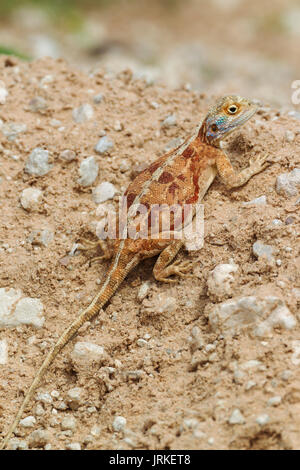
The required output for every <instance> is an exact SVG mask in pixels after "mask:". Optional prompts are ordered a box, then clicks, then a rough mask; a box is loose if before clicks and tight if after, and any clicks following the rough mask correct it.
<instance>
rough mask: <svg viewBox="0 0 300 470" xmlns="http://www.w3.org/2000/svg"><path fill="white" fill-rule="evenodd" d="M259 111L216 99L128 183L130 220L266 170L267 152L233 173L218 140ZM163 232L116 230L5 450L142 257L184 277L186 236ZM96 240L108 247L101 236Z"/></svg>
mask: <svg viewBox="0 0 300 470" xmlns="http://www.w3.org/2000/svg"><path fill="white" fill-rule="evenodd" d="M256 110H257V106H256V105H255V104H254V103H253V102H251V101H249V100H248V99H245V98H242V97H240V96H225V97H223V98H221V99H220V100H218V101H217V102H216V104H215V105H214V106H212V107H211V108H210V109H209V111H208V114H207V116H206V117H205V119H204V121H203V123H202V125H199V126H198V127H197V129H196V132H195V133H194V135H192V136H191V137H189V138H188V139H186V141H185V142H184V143H183V144H182V145H180V146H179V147H178V148H177V149H175V150H173V151H171V152H169V153H167V154H165V155H163V156H162V157H160V158H159V159H157V160H156V161H155V162H154V163H152V164H151V165H150V166H149V167H148V168H146V169H145V170H144V171H142V172H141V173H140V174H139V175H138V176H137V177H136V178H135V179H134V180H133V182H132V183H131V184H130V185H129V186H128V188H127V190H126V192H125V195H126V197H127V205H128V208H129V211H128V215H127V225H129V224H130V223H132V221H134V216H133V215H132V214H131V213H130V207H131V206H134V205H138V204H143V205H144V206H146V208H148V210H150V206H152V205H153V204H165V203H167V204H169V205H173V204H179V205H182V204H196V203H199V202H201V201H202V199H203V197H204V195H205V193H206V192H207V190H208V188H209V187H210V185H211V183H212V182H213V180H214V178H215V176H216V175H219V177H220V178H221V180H222V181H223V182H224V183H225V185H226V186H227V187H229V188H235V187H238V186H241V185H243V184H245V183H246V182H247V181H248V180H249V179H250V178H251V177H252V176H253V175H255V174H257V173H259V172H260V171H262V170H264V168H266V166H267V165H268V164H269V163H268V161H267V156H266V155H263V156H262V155H261V156H259V157H258V158H256V159H255V160H254V161H250V165H249V167H248V168H246V169H244V170H242V171H241V172H240V173H235V171H234V169H233V167H232V165H231V163H230V161H229V159H228V158H227V156H226V155H225V153H224V152H223V151H222V150H221V148H220V141H221V140H222V139H223V138H225V137H227V136H228V135H229V134H230V133H231V132H232V131H233V130H235V129H236V128H238V127H240V126H241V125H243V124H244V123H245V122H246V121H248V119H250V118H251V117H252V116H253V115H254V113H255V112H256ZM160 235H161V236H160V237H159V238H155V239H151V238H148V239H142V238H138V239H134V238H125V237H120V234H118V235H117V238H116V239H115V240H113V246H112V249H111V250H107V251H106V252H105V253H104V255H103V258H108V257H110V256H112V262H111V265H110V268H109V269H108V273H107V275H106V277H105V281H104V282H103V284H102V286H101V288H100V290H99V292H98V293H97V294H96V295H95V297H94V299H93V300H92V302H91V303H90V305H89V306H88V307H87V308H86V309H85V310H83V311H82V312H81V313H80V314H79V316H78V317H77V318H76V319H75V320H74V321H73V322H72V323H71V324H70V326H69V327H68V328H67V329H66V330H65V331H64V332H63V334H62V335H61V336H60V338H59V339H58V341H57V342H56V344H55V345H54V346H53V347H52V349H51V350H50V352H49V353H48V355H47V356H46V358H45V360H44V362H43V363H42V365H41V367H40V369H39V371H38V372H37V374H36V376H35V378H34V380H33V382H32V384H31V386H30V388H29V390H28V391H27V393H26V395H25V398H24V400H23V403H22V405H21V407H20V408H19V411H18V413H17V415H16V417H15V420H14V422H13V423H12V425H11V426H10V428H9V430H8V432H7V434H6V436H5V438H4V440H3V442H2V445H1V449H3V448H5V447H6V445H7V443H8V440H9V438H10V436H11V435H12V433H13V432H14V430H15V428H16V427H17V425H18V423H19V421H20V419H21V416H22V414H23V412H24V410H25V407H26V406H27V404H28V402H29V401H30V400H31V398H32V396H33V394H34V392H35V390H36V388H37V387H38V385H39V383H40V381H41V379H42V378H43V376H44V375H45V373H46V371H47V370H48V368H49V366H50V365H51V364H52V362H53V360H54V359H55V357H56V356H57V354H58V353H59V352H60V351H61V350H62V349H63V347H64V346H65V345H66V344H67V343H68V342H69V341H70V340H71V339H72V338H73V337H74V336H75V335H76V334H77V332H78V330H79V328H80V327H81V326H82V325H83V323H85V322H87V321H89V320H91V319H92V318H93V317H94V316H95V315H97V314H98V313H99V311H100V309H101V308H102V307H103V306H105V304H106V303H107V302H108V301H109V299H110V298H111V297H112V295H113V294H114V293H115V291H116V290H117V288H118V287H119V286H120V284H121V283H122V281H123V280H124V279H125V278H126V276H127V274H128V273H129V272H130V271H131V270H132V269H133V268H134V267H135V266H137V264H138V263H139V262H140V261H142V260H143V259H145V258H150V257H153V256H156V255H159V256H158V259H157V261H156V263H155V265H154V269H153V274H154V277H155V279H156V280H158V281H164V282H169V281H170V279H168V278H169V276H171V275H173V274H175V275H179V276H184V275H185V274H186V273H187V271H188V270H189V269H190V267H191V262H188V261H184V262H181V263H180V262H178V261H175V262H173V263H172V261H173V259H174V258H175V256H176V254H177V253H178V251H179V250H180V248H181V247H182V246H183V245H184V241H183V239H174V237H173V236H172V231H170V232H169V233H168V234H165V233H163V234H162V233H160ZM97 243H99V244H100V247H101V248H102V249H105V243H104V241H103V240H99V242H97ZM91 246H92V245H90V246H89V247H91Z"/></svg>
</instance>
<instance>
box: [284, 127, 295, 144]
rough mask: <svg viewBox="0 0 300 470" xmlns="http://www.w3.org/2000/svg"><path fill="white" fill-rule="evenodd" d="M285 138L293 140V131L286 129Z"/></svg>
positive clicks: (289, 140)
mask: <svg viewBox="0 0 300 470" xmlns="http://www.w3.org/2000/svg"><path fill="white" fill-rule="evenodd" d="M285 138H286V140H287V141H288V142H294V140H295V133H294V132H293V131H290V130H288V129H287V130H286V131H285Z"/></svg>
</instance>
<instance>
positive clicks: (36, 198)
mask: <svg viewBox="0 0 300 470" xmlns="http://www.w3.org/2000/svg"><path fill="white" fill-rule="evenodd" d="M42 198H43V193H42V191H41V190H40V189H38V188H26V189H23V191H22V193H21V198H20V202H21V206H22V207H23V209H25V210H27V211H29V212H31V211H37V210H39V209H40V207H41V201H42Z"/></svg>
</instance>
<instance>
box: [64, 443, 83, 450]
mask: <svg viewBox="0 0 300 470" xmlns="http://www.w3.org/2000/svg"><path fill="white" fill-rule="evenodd" d="M66 449H67V450H81V445H80V444H79V442H70V443H69V444H67V445H66Z"/></svg>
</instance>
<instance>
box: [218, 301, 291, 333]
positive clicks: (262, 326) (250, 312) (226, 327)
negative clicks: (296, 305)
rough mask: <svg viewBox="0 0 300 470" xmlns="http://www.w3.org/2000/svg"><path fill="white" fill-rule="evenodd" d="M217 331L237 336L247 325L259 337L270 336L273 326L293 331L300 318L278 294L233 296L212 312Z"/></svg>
mask: <svg viewBox="0 0 300 470" xmlns="http://www.w3.org/2000/svg"><path fill="white" fill-rule="evenodd" d="M209 323H210V325H211V327H212V329H213V330H214V331H218V332H222V334H227V335H234V334H237V333H238V332H240V331H242V330H243V329H245V328H248V329H250V330H252V332H253V334H254V335H255V336H258V337H264V336H268V335H270V334H271V333H272V331H273V328H276V327H281V328H283V329H287V330H291V329H293V328H294V327H295V326H296V323H297V322H296V319H295V317H294V316H293V315H292V313H291V312H290V310H289V309H288V307H287V306H286V304H285V303H284V302H283V301H282V299H280V298H279V297H276V296H272V295H269V296H265V297H264V298H262V299H260V298H258V297H256V296H246V297H241V298H233V299H230V300H227V301H225V302H222V303H220V304H218V305H216V306H214V307H213V308H212V310H211V312H210V314H209Z"/></svg>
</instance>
